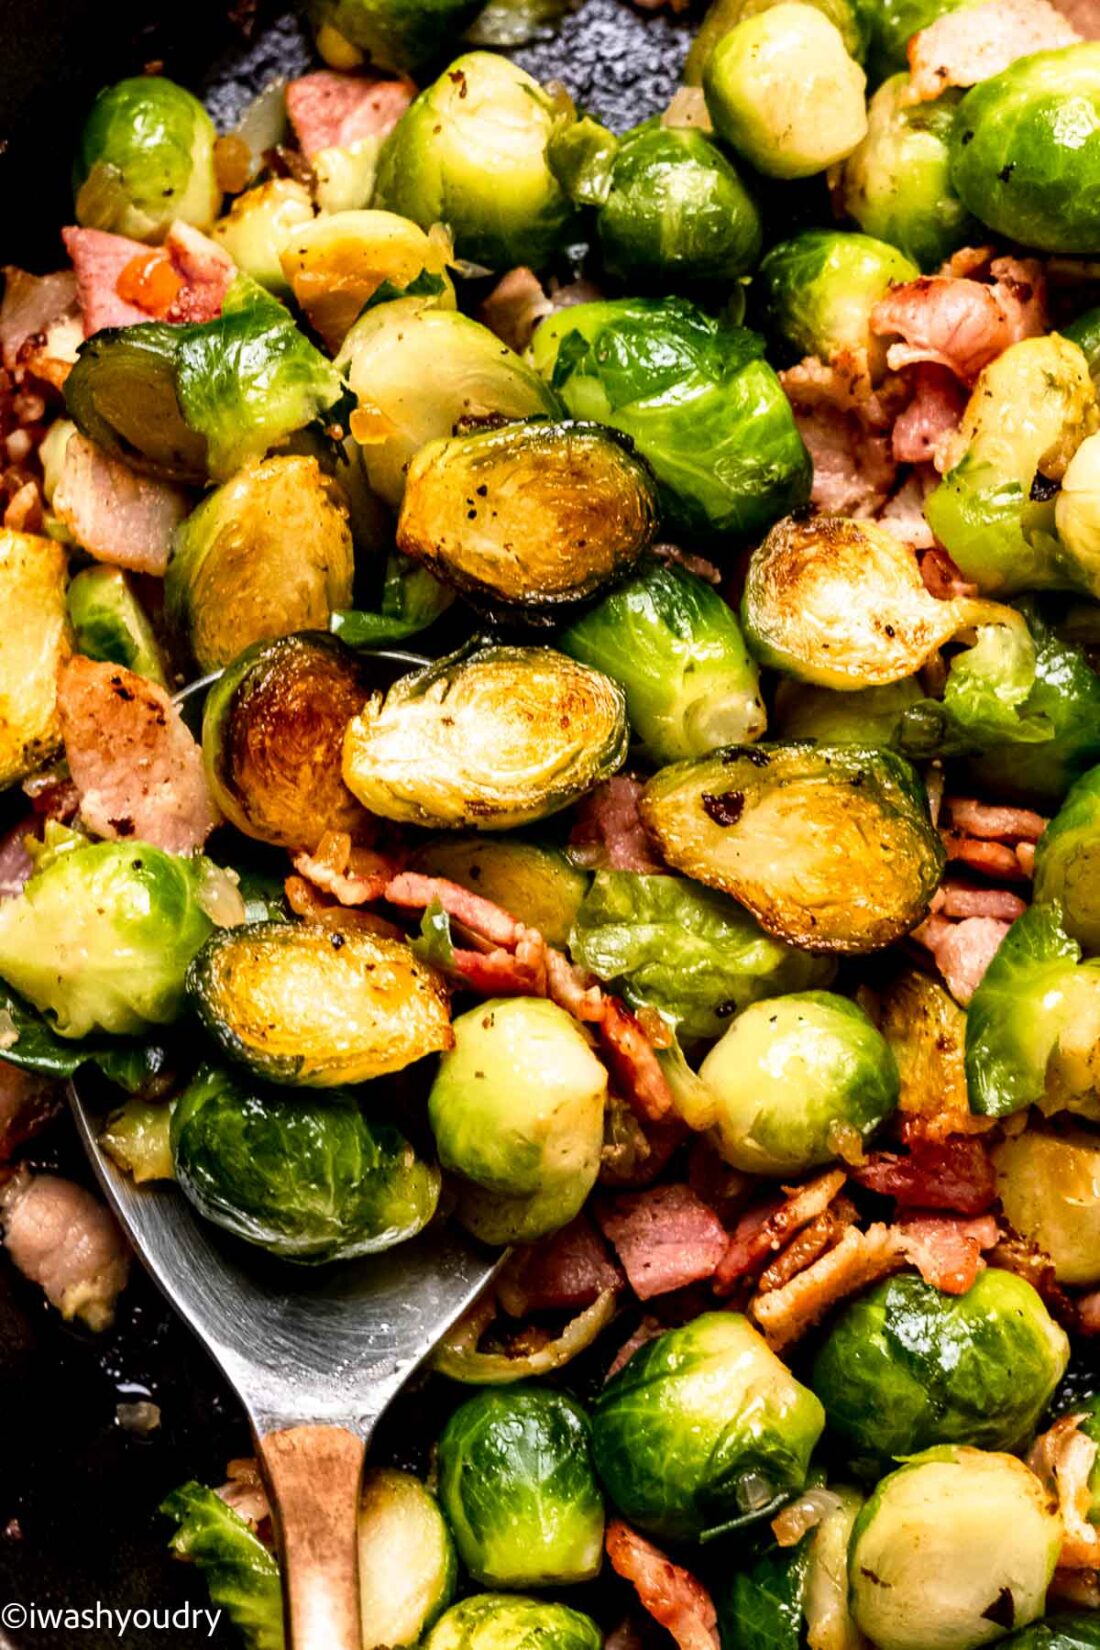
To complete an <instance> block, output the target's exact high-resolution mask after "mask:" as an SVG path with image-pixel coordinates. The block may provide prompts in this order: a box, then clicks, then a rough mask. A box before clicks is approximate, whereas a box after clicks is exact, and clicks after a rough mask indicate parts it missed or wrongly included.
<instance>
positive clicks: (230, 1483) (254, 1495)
mask: <svg viewBox="0 0 1100 1650" xmlns="http://www.w3.org/2000/svg"><path fill="white" fill-rule="evenodd" d="M225 1470H226V1473H227V1474H228V1476H227V1479H226V1482H225V1483H224V1484H223V1485H222V1486H221V1488H220V1489H218V1490H215V1491H214V1493H215V1495H217V1496H218V1498H219V1499H220V1500H222V1501H224V1502H225V1504H226V1506H227V1507H232V1509H233V1511H234V1512H235V1513H237V1514H238V1516H239V1517H241V1518H243V1519H244V1521H245V1523H246V1524H249V1525H251V1527H252V1529H253V1530H255V1531H256V1533H257V1534H258V1535H260V1536H261V1539H266V1538H267V1537H268V1536H269V1535H270V1533H271V1506H270V1503H269V1502H268V1499H267V1490H266V1489H265V1488H264V1481H263V1478H262V1477H261V1476H260V1466H259V1462H258V1461H257V1460H256V1458H255V1456H252V1455H250V1456H246V1457H245V1458H243V1459H242V1460H239V1461H230V1463H229V1465H228V1466H227V1467H226V1469H225Z"/></svg>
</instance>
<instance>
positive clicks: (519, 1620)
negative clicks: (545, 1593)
mask: <svg viewBox="0 0 1100 1650" xmlns="http://www.w3.org/2000/svg"><path fill="white" fill-rule="evenodd" d="M602 1644H603V1634H602V1633H601V1632H600V1629H599V1628H598V1627H597V1626H596V1623H595V1622H594V1621H593V1620H592V1618H591V1616H586V1615H582V1614H581V1612H580V1611H579V1610H570V1608H569V1607H568V1605H566V1604H547V1603H545V1602H543V1600H541V1599H536V1598H516V1597H515V1596H514V1595H509V1594H507V1593H477V1594H475V1596H474V1597H473V1598H464V1599H463V1600H462V1602H461V1604H452V1606H451V1608H450V1609H449V1610H448V1611H447V1614H446V1615H445V1616H443V1617H442V1618H441V1620H439V1621H438V1622H437V1623H436V1625H435V1627H434V1628H433V1629H432V1631H431V1633H430V1634H429V1636H428V1639H427V1640H426V1642H425V1645H424V1650H601V1646H602Z"/></svg>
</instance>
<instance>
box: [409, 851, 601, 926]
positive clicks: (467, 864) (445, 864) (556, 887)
mask: <svg viewBox="0 0 1100 1650" xmlns="http://www.w3.org/2000/svg"><path fill="white" fill-rule="evenodd" d="M412 864H413V867H414V868H415V869H416V870H418V871H424V872H426V873H427V875H428V876H431V877H446V878H447V879H448V881H450V882H457V883H458V885H459V887H460V888H468V889H469V890H470V892H471V893H472V894H482V895H483V896H484V897H485V898H486V899H489V900H492V901H493V902H494V903H495V904H496V905H502V906H503V907H504V909H505V910H506V911H510V912H511V914H512V915H513V916H514V917H515V918H516V919H517V921H519V922H522V923H524V924H526V926H527V927H528V928H537V929H538V931H539V933H540V934H541V935H542V937H543V939H544V940H546V941H547V943H548V944H550V945H555V946H557V947H558V948H559V949H564V947H565V946H566V945H567V944H568V942H569V931H570V929H571V928H572V926H573V922H574V920H575V918H576V915H577V908H578V906H579V905H580V903H581V901H582V900H583V899H584V896H585V893H586V892H587V889H588V874H587V872H585V871H578V870H577V868H576V866H575V865H571V864H570V862H569V860H568V859H567V858H566V856H565V854H564V853H562V852H561V850H560V849H559V848H551V847H548V846H546V845H545V844H544V843H538V842H520V841H517V840H516V838H515V837H508V836H445V837H437V838H436V839H435V841H433V842H428V843H426V844H425V846H424V847H423V848H419V849H418V850H417V851H416V853H415V854H414V855H413V859H412Z"/></svg>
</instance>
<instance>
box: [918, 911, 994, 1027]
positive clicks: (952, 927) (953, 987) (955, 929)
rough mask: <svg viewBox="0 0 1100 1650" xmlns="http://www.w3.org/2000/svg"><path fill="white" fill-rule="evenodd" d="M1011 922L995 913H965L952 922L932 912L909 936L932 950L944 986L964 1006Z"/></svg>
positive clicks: (979, 981) (978, 983) (983, 976)
mask: <svg viewBox="0 0 1100 1650" xmlns="http://www.w3.org/2000/svg"><path fill="white" fill-rule="evenodd" d="M1011 926H1012V924H1011V923H1008V922H1003V921H1002V920H1001V919H1000V918H998V917H966V918H964V920H963V921H962V922H951V921H949V920H948V918H946V917H940V916H935V917H927V918H926V919H925V920H924V922H922V923H921V924H920V926H919V927H918V928H914V930H913V935H912V937H913V939H915V940H916V941H917V942H918V943H919V944H920V945H923V946H925V947H926V948H927V949H928V950H929V951H931V953H932V956H933V957H934V958H935V961H936V967H937V968H938V969H939V971H940V973H941V974H942V975H943V978H944V982H945V983H946V985H947V989H948V990H949V991H950V993H951V995H952V996H953V997H954V998H955V1001H956V1002H959V1003H962V1005H963V1007H964V1008H965V1007H966V1005H967V1003H969V1001H970V999H971V997H973V995H974V993H975V991H977V989H978V987H979V986H980V985H981V983H982V980H983V979H984V978H985V971H986V969H987V968H988V967H989V965H990V963H991V962H992V961H993V958H994V957H995V956H996V954H997V951H998V950H999V948H1000V944H1001V941H1002V940H1003V939H1004V937H1005V935H1006V934H1007V933H1008V930H1009V929H1010V928H1011Z"/></svg>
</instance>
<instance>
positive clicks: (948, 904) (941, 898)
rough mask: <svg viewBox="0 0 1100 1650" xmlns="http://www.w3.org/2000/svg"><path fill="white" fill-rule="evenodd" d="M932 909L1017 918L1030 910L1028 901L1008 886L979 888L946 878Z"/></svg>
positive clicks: (959, 915)
mask: <svg viewBox="0 0 1100 1650" xmlns="http://www.w3.org/2000/svg"><path fill="white" fill-rule="evenodd" d="M932 910H933V911H934V912H935V911H942V912H943V915H944V916H945V917H955V918H962V917H999V918H1000V919H1001V920H1002V921H1004V922H1015V921H1016V918H1017V917H1022V916H1023V914H1024V912H1025V911H1026V910H1027V901H1026V900H1022V899H1021V898H1020V896H1019V894H1013V893H1011V892H1010V891H1009V890H1008V889H1007V888H978V887H975V886H974V885H973V884H971V883H966V882H958V881H956V880H955V879H954V878H946V879H945V880H944V881H943V882H941V883H940V886H939V887H938V888H937V889H936V892H935V895H934V896H933V899H932Z"/></svg>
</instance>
